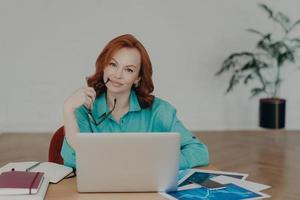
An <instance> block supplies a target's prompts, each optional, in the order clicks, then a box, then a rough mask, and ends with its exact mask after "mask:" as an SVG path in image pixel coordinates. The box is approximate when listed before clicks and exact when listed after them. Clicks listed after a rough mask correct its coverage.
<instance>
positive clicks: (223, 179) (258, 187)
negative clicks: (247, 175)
mask: <svg viewBox="0 0 300 200" xmlns="http://www.w3.org/2000/svg"><path fill="white" fill-rule="evenodd" d="M211 180H213V181H216V182H218V183H221V184H228V183H234V184H236V185H238V186H240V187H243V188H247V189H249V190H251V191H258V192H259V191H262V190H265V189H268V188H271V186H269V185H264V184H261V183H255V182H252V181H246V180H240V179H237V178H232V177H229V176H222V175H221V176H216V177H213V178H211Z"/></svg>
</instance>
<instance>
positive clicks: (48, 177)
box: [0, 161, 72, 200]
mask: <svg viewBox="0 0 300 200" xmlns="http://www.w3.org/2000/svg"><path fill="white" fill-rule="evenodd" d="M12 171H15V172H17V171H18V172H20V173H22V172H23V173H32V174H36V173H41V174H43V181H42V183H41V184H40V185H39V186H38V189H36V190H31V194H28V193H22V192H20V191H21V190H15V189H13V190H7V189H5V190H3V191H2V193H1V181H0V200H21V199H22V200H24V199H31V200H43V199H44V197H45V194H46V192H47V188H48V185H49V182H51V183H57V182H59V181H60V180H62V179H63V178H64V177H66V176H67V175H69V174H70V173H71V172H72V168H70V167H67V166H63V165H59V164H55V163H51V162H43V163H40V162H35V161H34V162H13V163H8V164H6V165H5V166H3V167H1V168H0V174H2V175H6V174H7V173H11V172H12ZM5 183H7V181H5ZM8 192H9V193H8ZM26 192H27V191H26Z"/></svg>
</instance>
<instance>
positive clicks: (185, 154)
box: [156, 100, 209, 169]
mask: <svg viewBox="0 0 300 200" xmlns="http://www.w3.org/2000/svg"><path fill="white" fill-rule="evenodd" d="M156 111H157V119H158V120H159V122H158V123H159V124H160V125H161V126H162V127H161V130H163V131H170V132H178V133H179V134H180V136H181V144H180V169H186V168H192V167H196V166H203V165H208V164H209V154H208V150H207V147H206V145H205V144H204V143H203V142H202V141H200V140H199V139H198V138H197V137H196V136H194V135H193V134H192V133H191V132H190V131H189V130H188V129H186V128H185V126H184V125H183V124H182V123H181V121H180V120H179V119H178V118H177V115H176V109H175V108H174V107H173V106H172V105H171V104H169V103H168V102H165V101H162V100H160V103H159V106H158V107H157V110H156Z"/></svg>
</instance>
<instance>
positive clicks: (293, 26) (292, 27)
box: [289, 19, 300, 31]
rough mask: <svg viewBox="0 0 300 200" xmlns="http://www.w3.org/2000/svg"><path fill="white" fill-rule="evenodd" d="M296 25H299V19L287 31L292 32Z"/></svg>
mask: <svg viewBox="0 0 300 200" xmlns="http://www.w3.org/2000/svg"><path fill="white" fill-rule="evenodd" d="M298 24H300V19H298V20H297V21H296V22H295V23H294V24H293V25H292V26H291V28H290V29H289V31H291V30H293V29H294V28H295V27H296V26H297V25H298Z"/></svg>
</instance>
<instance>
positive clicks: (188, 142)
mask: <svg viewBox="0 0 300 200" xmlns="http://www.w3.org/2000/svg"><path fill="white" fill-rule="evenodd" d="M105 112H106V113H108V112H109V106H108V105H107V102H106V94H105V93H103V94H102V95H100V96H99V97H97V98H96V100H95V102H94V108H93V111H92V114H93V116H94V118H95V119H96V121H99V119H100V118H101V116H102V115H103V114H104V113H105ZM75 115H76V119H77V124H78V126H79V129H80V132H95V133H98V134H101V132H178V133H180V135H181V148H180V165H179V166H180V169H186V168H192V167H195V166H200V165H208V163H209V155H208V150H207V147H206V146H205V144H203V143H202V142H201V141H200V140H199V139H197V138H196V137H195V136H194V135H193V134H192V133H191V132H190V131H188V130H187V129H186V128H185V127H184V126H183V124H182V123H181V121H180V120H179V119H178V118H177V116H176V109H175V108H174V107H173V106H172V105H171V104H169V103H168V102H166V101H164V100H162V99H159V98H157V97H155V98H154V102H153V104H152V106H151V107H149V108H146V109H141V107H140V105H139V102H138V98H137V96H136V94H135V92H134V90H132V91H131V94H130V102H129V111H128V112H127V113H126V114H125V115H124V116H123V117H122V118H121V119H120V120H119V122H117V121H116V120H115V119H114V117H113V116H112V115H109V116H108V118H107V119H106V120H104V121H103V122H102V123H101V124H100V125H99V126H96V125H94V123H89V121H88V120H89V117H88V115H87V109H86V108H85V107H84V106H81V107H79V108H78V109H76V110H75ZM91 129H92V130H91ZM61 155H62V157H63V159H64V164H65V165H67V166H70V167H74V168H76V161H75V160H76V153H75V151H74V149H72V147H71V146H70V145H69V144H68V142H67V140H66V138H65V139H64V142H63V146H62V150H61Z"/></svg>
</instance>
